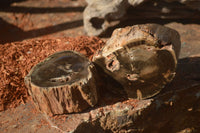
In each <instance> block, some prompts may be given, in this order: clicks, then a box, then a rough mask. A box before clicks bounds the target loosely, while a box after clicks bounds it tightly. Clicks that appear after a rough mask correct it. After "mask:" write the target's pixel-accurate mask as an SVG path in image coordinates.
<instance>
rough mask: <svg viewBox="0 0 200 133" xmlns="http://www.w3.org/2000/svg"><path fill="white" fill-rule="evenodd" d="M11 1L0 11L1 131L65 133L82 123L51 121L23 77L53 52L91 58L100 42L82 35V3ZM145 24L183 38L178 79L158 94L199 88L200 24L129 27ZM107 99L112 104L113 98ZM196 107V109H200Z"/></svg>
mask: <svg viewBox="0 0 200 133" xmlns="http://www.w3.org/2000/svg"><path fill="white" fill-rule="evenodd" d="M10 1H11V2H10V3H9V2H8V3H6V4H7V6H3V7H0V28H1V30H0V111H1V112H0V132H41V133H42V132H52V133H55V132H56V133H57V132H58V133H59V132H65V131H66V132H67V131H69V130H70V129H71V128H73V125H66V123H65V122H68V121H70V122H73V121H75V122H77V123H78V122H80V121H77V119H76V117H78V115H77V116H75V117H69V118H71V119H69V118H68V116H66V117H59V116H57V117H54V118H49V117H47V116H45V115H44V114H42V113H41V112H39V111H38V110H36V108H35V107H34V105H33V102H32V101H31V98H29V96H28V94H27V90H26V88H25V85H24V81H23V80H24V79H23V78H24V76H25V75H26V74H27V73H28V72H29V70H30V69H31V68H32V67H33V66H34V65H35V64H37V63H38V62H40V61H41V60H43V59H44V58H46V57H47V56H49V55H50V54H53V53H54V52H57V51H62V50H75V51H78V52H81V53H82V54H84V55H86V56H87V57H88V58H90V59H91V57H92V55H93V54H94V52H95V51H96V50H97V49H99V48H100V47H101V46H102V45H104V41H102V39H99V38H97V37H87V36H84V35H85V32H84V29H83V21H82V20H83V16H82V12H83V10H84V8H85V6H86V2H85V1H83V0H27V1H23V0H18V1H20V2H16V3H14V2H13V1H17V0H10ZM0 5H2V4H0ZM189 12H192V11H189ZM147 22H150V23H160V24H163V25H165V26H168V27H170V28H173V29H175V30H177V31H178V32H179V33H180V35H181V42H182V48H181V54H180V59H179V63H178V69H177V76H176V77H175V79H174V80H173V82H172V83H171V84H169V85H168V86H167V87H166V89H164V90H163V91H162V92H161V95H162V94H163V93H165V92H166V91H170V90H176V89H181V88H184V89H188V88H191V87H192V86H196V85H197V86H198V85H199V83H200V76H199V75H200V71H199V70H200V69H199V67H200V66H199V58H200V52H199V51H200V24H199V23H198V22H196V21H193V20H191V21H189V22H188V21H187V20H184V19H182V20H178V21H176V20H160V19H159V20H158V19H156V20H151V19H148V20H145V19H142V20H141V19H139V20H134V22H133V23H132V22H131V21H129V22H128V24H129V25H130V23H131V24H140V23H147ZM176 22H179V23H176ZM125 25H127V24H125ZM119 26H120V27H123V26H124V25H123V24H119ZM77 36H79V37H77ZM107 100H110V101H111V102H113V103H116V101H114V100H113V99H112V98H110V99H107ZM111 102H110V103H111ZM102 103H103V102H102ZM195 106H197V108H198V106H199V105H198V104H196V105H195ZM13 107H14V108H13ZM163 112H164V111H163ZM198 113H199V112H198ZM177 114H179V112H177ZM155 115H157V113H155ZM175 115H176V114H175ZM192 116H194V115H192ZM86 117H87V116H86ZM172 119H173V117H172ZM180 119H182V118H181V116H180ZM159 120H160V119H158V121H155V122H160V121H159ZM185 120H187V119H185ZM188 120H189V118H188ZM188 120H187V121H188ZM52 121H53V122H54V123H52ZM142 123H143V122H142ZM183 123H184V121H183ZM181 124H182V123H181ZM166 125H168V123H166ZM70 126H71V127H70ZM159 126H162V125H161V123H158V127H159ZM158 127H154V128H158ZM172 127H173V125H171V127H169V128H168V129H170V128H172ZM165 128H166V127H165ZM165 128H163V130H162V131H165ZM61 129H62V130H61ZM189 130H192V129H190V128H189V129H188V128H187V127H186V126H185V129H183V130H182V132H184V131H185V132H186V131H189Z"/></svg>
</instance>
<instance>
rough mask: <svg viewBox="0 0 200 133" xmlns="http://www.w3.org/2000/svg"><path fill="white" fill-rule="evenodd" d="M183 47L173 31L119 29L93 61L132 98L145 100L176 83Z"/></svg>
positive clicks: (152, 27) (150, 26)
mask: <svg viewBox="0 0 200 133" xmlns="http://www.w3.org/2000/svg"><path fill="white" fill-rule="evenodd" d="M180 46H181V42H180V36H179V34H178V32H177V31H175V30H173V29H170V28H167V27H164V26H161V25H158V24H146V25H135V26H132V27H126V28H120V29H116V30H115V31H114V32H113V34H112V37H111V38H110V39H109V40H108V41H107V43H106V45H105V46H104V47H103V48H102V49H101V50H100V51H99V52H98V53H97V54H96V55H95V56H94V58H93V61H94V62H95V63H96V64H97V65H98V66H100V67H102V68H103V69H104V71H105V72H106V73H107V74H109V75H110V76H112V77H113V78H114V79H115V80H117V81H118V82H119V83H121V85H122V86H123V88H124V89H125V91H126V93H127V95H128V97H129V98H139V99H144V98H149V97H152V96H154V95H155V94H157V93H159V92H160V90H161V89H162V88H163V87H164V86H165V85H166V84H167V83H169V82H170V81H171V80H172V79H173V77H174V75H175V70H176V65H177V59H178V55H179V52H180Z"/></svg>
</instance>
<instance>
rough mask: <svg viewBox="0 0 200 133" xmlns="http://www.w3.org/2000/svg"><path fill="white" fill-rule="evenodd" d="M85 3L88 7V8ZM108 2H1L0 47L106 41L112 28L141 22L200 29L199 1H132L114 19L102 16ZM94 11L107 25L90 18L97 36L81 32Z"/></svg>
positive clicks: (109, 0) (20, 0)
mask: <svg viewBox="0 0 200 133" xmlns="http://www.w3.org/2000/svg"><path fill="white" fill-rule="evenodd" d="M121 1H123V0H121ZM95 2H96V3H95ZM106 2H107V3H106ZM126 2H127V1H126ZM130 2H131V0H129V3H130ZM88 3H89V4H90V7H87V6H88V5H89V4H88ZM110 3H114V2H112V1H111V0H107V1H106V0H93V1H90V0H87V1H85V0H1V1H0V44H4V43H8V42H14V41H22V40H26V39H32V38H40V39H46V38H55V37H66V36H72V37H73V36H81V35H88V34H89V35H91V36H93V35H99V36H100V37H102V38H108V37H110V35H111V33H112V31H113V30H114V29H115V28H118V27H125V26H127V25H134V24H144V23H159V24H162V25H166V26H168V27H172V28H175V29H176V30H178V31H179V33H180V32H181V33H182V32H185V34H187V33H188V32H189V31H191V30H192V29H196V30H198V31H199V29H200V26H199V24H200V2H199V1H194V0H192V1H191V0H136V1H132V4H133V5H129V6H125V7H127V8H126V9H123V10H122V9H120V8H119V11H121V12H123V11H124V12H125V13H124V14H123V15H121V16H118V17H115V16H117V15H119V14H116V13H113V12H112V11H111V13H107V14H106V13H104V14H105V15H104V16H101V14H103V12H104V11H103V10H105V9H103V8H101V7H104V6H106V5H109V7H108V9H109V10H111V9H110V7H114V6H113V5H112V4H110ZM122 4H123V2H122ZM91 5H92V6H91ZM98 5H100V6H98ZM86 7H87V8H90V9H88V10H91V14H90V13H89V14H85V15H83V12H84V10H85V8H86ZM95 8H97V9H98V10H99V11H96V9H95ZM94 9H95V11H96V12H100V13H99V14H100V16H99V17H100V18H101V17H102V19H103V20H102V21H105V20H106V22H107V25H106V27H101V25H100V27H98V24H99V23H101V20H100V19H97V20H95V19H94V21H92V20H93V19H91V24H92V25H93V26H94V27H95V26H96V27H95V28H96V29H97V30H98V28H100V29H101V28H104V29H103V31H102V32H101V33H99V34H95V33H93V31H88V30H87V29H84V22H83V20H84V19H85V18H84V17H86V16H89V17H91V16H92V15H93V14H92V12H93V10H94ZM105 12H106V11H105ZM109 16H111V17H109ZM112 16H114V17H112ZM91 18H92V17H91ZM89 22H90V21H89ZM102 23H103V22H102ZM192 27H193V28H192ZM86 28H87V27H86ZM188 28H189V29H188ZM186 31H187V32H186ZM88 32H90V33H88ZM190 34H192V31H191V32H190Z"/></svg>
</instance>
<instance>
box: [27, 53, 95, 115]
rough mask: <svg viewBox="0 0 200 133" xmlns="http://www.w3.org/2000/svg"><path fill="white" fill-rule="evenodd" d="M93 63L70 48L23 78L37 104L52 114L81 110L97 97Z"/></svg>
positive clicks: (47, 59)
mask: <svg viewBox="0 0 200 133" xmlns="http://www.w3.org/2000/svg"><path fill="white" fill-rule="evenodd" d="M95 75H96V70H95V68H94V65H93V64H92V63H91V62H90V61H89V60H88V59H87V58H85V57H84V56H82V55H80V54H78V53H76V52H73V51H62V52H58V53H55V54H53V55H51V56H49V57H48V58H46V59H45V60H44V61H42V62H40V63H39V64H37V65H36V66H35V67H33V68H32V70H31V71H30V72H29V74H28V75H27V76H26V77H25V84H26V86H27V88H28V91H29V94H30V95H31V96H32V98H33V100H34V102H35V104H36V106H37V107H38V108H39V109H40V110H41V111H43V112H45V113H47V114H49V115H54V114H63V113H72V112H80V111H82V110H84V109H86V108H88V107H93V106H94V105H95V104H96V103H97V100H98V96H97V91H98V89H97V86H96V80H97V79H96V76H95Z"/></svg>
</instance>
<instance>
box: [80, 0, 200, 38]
mask: <svg viewBox="0 0 200 133" xmlns="http://www.w3.org/2000/svg"><path fill="white" fill-rule="evenodd" d="M86 1H87V3H88V5H87V7H86V8H85V10H84V13H83V17H84V30H85V31H86V33H87V34H88V35H90V36H99V35H102V34H103V33H104V32H106V30H107V29H108V28H109V27H112V26H113V23H112V21H116V20H120V21H124V20H126V19H127V18H128V20H127V21H131V22H132V24H133V23H135V22H138V21H141V20H144V21H142V22H145V20H147V21H149V20H151V21H152V20H155V19H163V21H164V20H168V19H169V20H172V19H175V20H176V21H177V19H186V20H187V19H197V20H199V16H198V15H194V14H199V12H198V11H197V10H199V11H200V1H199V0H157V1H155V0H86ZM178 2H180V4H179V3H178ZM191 9H192V10H193V12H192V13H191V11H190V10H191ZM129 23H130V22H129ZM140 23H141V22H140ZM130 24H131V23H130Z"/></svg>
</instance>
